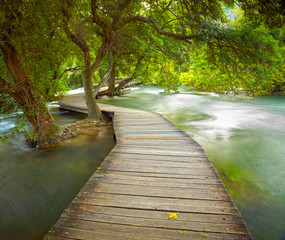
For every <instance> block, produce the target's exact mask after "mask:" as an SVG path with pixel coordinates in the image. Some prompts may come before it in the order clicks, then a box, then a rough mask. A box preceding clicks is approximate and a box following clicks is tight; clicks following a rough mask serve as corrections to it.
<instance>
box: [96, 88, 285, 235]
mask: <svg viewBox="0 0 285 240" xmlns="http://www.w3.org/2000/svg"><path fill="white" fill-rule="evenodd" d="M100 102H102V103H108V104H114V105H118V106H125V107H131V108H137V109H142V110H149V111H154V112H158V113H161V114H163V115H164V116H166V118H168V119H169V120H170V121H172V122H173V123H174V124H175V125H177V126H179V127H180V128H181V129H183V130H184V131H185V132H186V133H188V134H189V135H190V136H192V137H193V138H194V139H195V140H197V141H198V142H199V143H200V144H201V145H202V146H203V147H204V149H205V151H206V153H207V154H208V156H209V158H210V160H211V162H212V163H213V165H214V167H215V168H216V170H217V172H218V173H219V175H220V177H221V178H222V180H223V182H224V184H225V186H226V187H227V189H228V191H229V193H230V194H231V196H232V198H233V200H234V202H235V204H236V205H237V207H238V209H239V210H240V212H241V214H242V216H243V218H244V220H245V221H246V224H247V226H248V228H249V231H250V232H251V234H252V235H253V237H254V239H256V240H284V239H285V179H284V177H285V97H284V96H267V97H258V98H250V97H243V96H239V97H234V96H220V95H216V94H212V93H200V92H188V91H187V90H186V89H180V93H179V94H171V93H164V92H163V89H161V88H159V87H139V88H134V90H133V91H131V92H128V93H127V94H126V95H124V96H122V97H114V98H107V97H104V98H103V99H101V100H100Z"/></svg>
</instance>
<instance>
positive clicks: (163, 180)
mask: <svg viewBox="0 0 285 240" xmlns="http://www.w3.org/2000/svg"><path fill="white" fill-rule="evenodd" d="M101 179H106V180H108V179H110V180H125V181H128V182H132V181H140V182H148V183H149V184H167V185H172V184H175V185H176V186H179V185H180V184H182V185H183V184H186V185H190V184H195V185H199V186H203V185H206V186H207V185H210V186H211V185H217V184H218V185H220V184H222V182H221V180H220V179H217V178H213V179H206V180H205V179H193V178H190V179H184V178H182V179H179V178H158V177H149V176H135V175H131V176H129V175H125V174H116V173H115V174H114V173H113V174H93V176H92V177H91V178H90V179H89V181H90V182H92V181H93V180H94V181H96V180H101ZM222 185H223V184H222Z"/></svg>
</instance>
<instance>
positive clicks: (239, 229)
mask: <svg viewBox="0 0 285 240" xmlns="http://www.w3.org/2000/svg"><path fill="white" fill-rule="evenodd" d="M149 214H151V213H149ZM177 216H178V217H177V219H176V220H174V219H173V220H170V219H168V215H167V214H165V216H164V218H162V219H154V218H149V217H141V216H139V215H138V216H131V217H129V216H116V215H105V214H97V213H90V212H85V211H82V210H81V211H80V213H78V211H77V210H70V211H68V213H65V214H64V215H63V216H62V217H65V218H72V219H80V220H84V221H92V222H100V223H110V224H123V225H128V226H137V227H148V228H169V229H176V230H180V231H185V230H188V231H196V232H209V233H234V234H243V233H244V230H245V229H244V226H243V225H242V224H241V225H238V224H235V225H233V224H225V223H204V222H193V221H191V222H187V221H180V220H178V218H179V216H180V215H179V214H178V215H177Z"/></svg>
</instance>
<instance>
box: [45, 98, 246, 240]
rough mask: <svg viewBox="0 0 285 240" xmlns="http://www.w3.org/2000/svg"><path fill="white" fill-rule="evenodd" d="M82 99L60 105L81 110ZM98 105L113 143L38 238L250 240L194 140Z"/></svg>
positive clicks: (144, 116)
mask: <svg viewBox="0 0 285 240" xmlns="http://www.w3.org/2000/svg"><path fill="white" fill-rule="evenodd" d="M83 100H84V96H83V95H82V94H81V95H80V94H79V95H72V96H68V97H66V98H64V99H63V100H62V101H61V102H60V105H61V107H62V108H67V109H70V110H76V111H81V112H86V106H85V102H84V101H83ZM100 107H101V109H104V110H106V111H114V112H115V115H114V128H115V133H116V137H117V145H116V147H115V148H114V149H113V150H112V152H111V153H110V154H109V155H108V157H107V158H106V159H105V160H104V161H103V163H102V164H101V166H100V168H98V170H97V171H96V172H95V173H94V174H93V176H92V177H91V178H90V179H89V181H88V182H87V183H86V185H85V186H84V187H83V188H82V190H81V191H80V192H79V194H78V195H77V197H76V198H75V199H74V200H73V202H72V203H71V204H70V205H69V206H68V208H67V209H66V210H65V211H64V213H63V214H62V215H61V217H60V218H59V220H58V222H57V223H56V224H55V225H54V226H53V227H52V228H51V229H50V231H49V232H48V234H47V235H46V236H45V238H44V239H46V240H47V239H116V240H120V239H124V240H125V239H142V240H143V239H146V240H150V239H205V238H208V239H251V236H250V234H249V232H248V230H247V228H246V226H245V224H244V222H243V220H242V218H241V215H240V213H239V212H238V210H237V208H236V207H235V205H234V204H233V202H232V200H231V198H230V196H229V194H228V192H227V191H226V189H225V187H224V185H223V183H222V182H221V180H220V179H219V177H218V175H217V173H216V171H215V170H214V168H213V166H212V164H211V163H210V161H209V160H208V158H207V156H206V154H205V152H204V150H203V149H202V147H201V146H200V145H199V144H198V143H197V142H195V141H194V140H193V139H192V138H191V137H189V136H188V135H187V134H185V133H184V132H183V131H181V130H180V129H179V128H177V127H175V126H174V125H173V124H171V123H170V122H169V121H168V120H166V119H165V118H164V117H162V116H161V115H159V114H155V113H150V112H144V111H139V110H134V109H126V108H120V107H115V106H109V105H101V104H100ZM166 213H177V217H178V218H177V219H176V220H174V219H168V215H167V214H166Z"/></svg>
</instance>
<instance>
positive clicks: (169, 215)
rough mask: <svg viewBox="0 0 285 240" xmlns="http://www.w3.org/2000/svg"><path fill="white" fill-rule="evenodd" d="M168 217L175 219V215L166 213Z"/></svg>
mask: <svg viewBox="0 0 285 240" xmlns="http://www.w3.org/2000/svg"><path fill="white" fill-rule="evenodd" d="M166 214H167V215H168V219H175V220H176V219H177V214H176V213H166Z"/></svg>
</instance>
